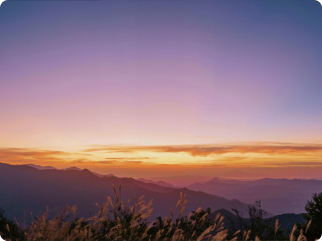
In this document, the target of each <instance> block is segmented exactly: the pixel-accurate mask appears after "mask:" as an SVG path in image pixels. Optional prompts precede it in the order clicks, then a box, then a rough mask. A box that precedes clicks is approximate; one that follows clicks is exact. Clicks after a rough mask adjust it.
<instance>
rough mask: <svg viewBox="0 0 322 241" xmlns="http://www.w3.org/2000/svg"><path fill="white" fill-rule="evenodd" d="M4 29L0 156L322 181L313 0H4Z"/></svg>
mask: <svg viewBox="0 0 322 241" xmlns="http://www.w3.org/2000/svg"><path fill="white" fill-rule="evenodd" d="M0 33H1V38H0V162H4V163H11V164H27V163H34V164H37V165H48V166H54V167H57V168H64V167H69V166H78V167H80V168H88V169H90V170H94V171H97V172H100V173H103V174H109V173H114V174H115V175H119V176H131V177H145V178H151V179H153V178H154V179H161V178H162V179H168V180H170V179H171V178H172V179H173V180H174V179H176V180H177V179H178V180H179V179H180V178H187V177H188V178H205V177H213V176H223V177H232V178H262V177H275V178H282V177H285V178H322V174H321V173H322V107H321V103H322V73H321V71H320V69H321V68H320V66H321V65H322V48H321V43H322V7H321V5H320V4H319V3H318V2H317V1H315V0H284V1H280V0H270V1H268V0H265V1H264V0H256V1H255V0H245V1H234V0H226V1H220V0H212V1H208V0H198V1H190V0H185V1H181V0H177V1H169V0H131V1H130V0H120V1H46V0H44V1H15V0H8V1H6V2H4V3H3V4H2V6H1V7H0ZM172 179H171V180H172Z"/></svg>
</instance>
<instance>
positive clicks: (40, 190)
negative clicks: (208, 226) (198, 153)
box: [0, 163, 247, 221]
mask: <svg viewBox="0 0 322 241" xmlns="http://www.w3.org/2000/svg"><path fill="white" fill-rule="evenodd" d="M0 183H1V186H0V193H1V196H0V207H1V208H3V209H4V210H5V211H6V213H7V215H8V217H9V218H13V217H17V219H18V220H22V219H23V217H24V216H26V217H30V212H32V213H33V216H35V215H37V214H40V213H42V212H44V211H45V210H46V208H47V206H48V207H49V209H50V210H52V211H53V213H56V212H58V211H60V210H61V209H62V208H63V207H65V205H75V204H76V205H77V208H78V211H79V212H78V213H77V216H80V217H89V215H90V212H92V213H96V212H97V211H98V208H97V207H96V205H95V203H98V204H101V203H104V202H106V197H107V196H110V197H112V198H113V200H114V193H113V189H112V184H114V185H115V186H116V187H117V188H118V186H119V184H120V183H122V195H121V197H122V199H123V200H127V199H128V198H129V199H131V200H134V195H136V196H137V197H140V196H142V195H144V200H146V201H148V200H151V199H153V208H154V211H153V217H152V218H154V217H157V216H163V217H164V216H169V215H170V208H174V207H175V205H176V203H177V201H178V200H179V198H180V192H182V193H183V194H186V195H187V200H188V203H187V205H186V209H185V210H184V215H188V214H189V212H190V211H192V210H196V209H197V208H198V207H201V208H203V209H206V208H207V207H210V208H211V209H212V210H216V209H220V208H224V209H228V210H230V209H231V208H238V209H241V210H243V209H245V208H246V207H247V205H246V204H244V203H242V202H240V201H238V200H228V199H225V198H222V197H218V196H214V195H210V194H206V193H203V192H196V191H191V190H188V189H186V188H183V189H174V188H169V187H161V186H158V185H156V184H152V183H143V182H140V181H137V180H135V179H132V178H117V177H98V176H96V175H94V174H93V173H91V172H90V171H89V170H86V169H85V170H82V171H77V170H65V171H61V170H38V169H36V168H33V167H30V166H14V165H9V164H4V163H0ZM26 219H27V221H28V218H26Z"/></svg>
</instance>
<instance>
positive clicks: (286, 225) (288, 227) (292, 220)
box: [209, 209, 305, 233]
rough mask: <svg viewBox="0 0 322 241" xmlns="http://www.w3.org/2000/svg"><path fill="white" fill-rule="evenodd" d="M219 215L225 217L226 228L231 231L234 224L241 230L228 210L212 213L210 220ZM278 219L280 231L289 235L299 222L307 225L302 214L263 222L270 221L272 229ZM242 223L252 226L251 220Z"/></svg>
mask: <svg viewBox="0 0 322 241" xmlns="http://www.w3.org/2000/svg"><path fill="white" fill-rule="evenodd" d="M217 213H220V214H221V216H224V217H225V218H224V227H225V228H227V229H230V228H231V225H232V224H233V225H234V227H235V228H236V229H241V225H240V222H238V221H237V220H236V216H235V215H234V214H233V213H232V212H230V211H228V210H225V209H220V210H217V211H215V212H213V213H211V214H210V215H209V218H210V219H211V220H214V219H215V217H216V215H217ZM276 219H278V221H279V224H280V225H281V226H280V229H283V230H284V231H286V232H289V233H290V232H291V231H292V228H293V226H294V224H296V223H297V222H299V223H301V224H304V223H305V219H304V218H303V215H302V214H294V213H285V214H281V215H276V216H272V217H270V218H266V219H264V220H263V221H266V220H267V221H269V223H270V225H271V227H274V226H275V222H276ZM242 222H243V223H244V224H247V225H249V224H250V221H249V218H242Z"/></svg>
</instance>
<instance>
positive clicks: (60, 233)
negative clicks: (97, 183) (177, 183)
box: [8, 185, 306, 241]
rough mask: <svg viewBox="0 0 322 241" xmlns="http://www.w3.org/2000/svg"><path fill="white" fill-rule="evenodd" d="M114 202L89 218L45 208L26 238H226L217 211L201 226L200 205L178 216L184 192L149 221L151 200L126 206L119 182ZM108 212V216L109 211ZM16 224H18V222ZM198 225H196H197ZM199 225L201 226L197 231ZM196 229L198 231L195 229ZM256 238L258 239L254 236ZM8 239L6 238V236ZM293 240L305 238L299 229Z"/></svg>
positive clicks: (69, 209) (245, 235) (72, 209)
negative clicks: (167, 214) (163, 214)
mask: <svg viewBox="0 0 322 241" xmlns="http://www.w3.org/2000/svg"><path fill="white" fill-rule="evenodd" d="M113 190H114V194H115V197H116V203H113V201H112V199H111V198H110V197H107V201H106V203H103V204H102V205H101V206H100V205H98V204H96V206H97V207H98V209H99V212H98V213H97V214H96V215H94V216H93V217H91V218H89V219H83V218H81V219H75V213H76V210H77V208H76V206H73V207H66V208H65V209H64V211H63V212H62V213H61V214H59V215H57V216H56V217H54V218H52V219H49V216H48V210H47V211H46V212H45V213H44V214H43V215H42V216H41V217H40V218H36V219H34V221H33V222H32V223H31V224H30V226H29V227H27V228H23V232H24V235H25V238H26V240H27V241H38V240H39V241H42V240H44V241H45V240H46V241H56V240H68V241H81V240H86V241H90V240H131V241H132V240H133V241H139V240H147V241H149V240H151V241H152V240H165V241H166V240H169V241H170V240H171V241H181V240H182V241H183V240H197V241H201V240H212V241H213V240H216V241H221V240H227V237H228V230H227V229H225V228H224V227H223V225H224V222H223V220H224V217H223V216H221V215H220V214H217V216H216V218H215V220H214V221H213V223H212V224H210V225H209V226H207V227H205V225H204V223H205V220H206V219H207V216H208V213H205V214H203V215H200V213H201V208H198V209H197V210H196V211H195V212H192V213H190V215H189V216H188V217H182V212H183V210H184V208H185V204H186V203H187V200H186V196H185V195H183V194H182V193H181V195H180V200H179V201H178V203H177V205H176V207H175V209H174V210H173V209H171V210H170V213H171V216H170V217H165V218H164V219H157V220H156V221H154V222H152V223H149V221H148V219H147V218H148V217H149V216H151V214H152V211H153V209H152V208H151V207H152V200H151V201H150V202H149V203H146V202H145V201H144V200H143V196H142V197H140V198H139V199H137V198H135V199H136V202H135V204H134V205H133V206H129V202H130V200H127V202H126V203H124V202H123V201H122V200H121V199H120V193H121V185H120V187H119V193H117V192H116V189H115V187H114V186H113ZM178 208H179V219H176V220H174V214H175V212H176V211H177V209H178ZM111 213H112V216H113V217H112V218H109V214H111ZM18 225H19V224H18ZM197 227H199V229H198V228H197ZM200 227H203V228H204V229H203V230H202V232H201V233H200ZM279 227H280V226H279V223H278V220H277V221H276V224H275V234H276V232H277V230H278V228H279ZM295 231H296V226H294V228H293V230H292V233H291V235H290V241H296V240H295V236H294V232H295ZM198 232H199V233H198ZM238 233H240V231H237V232H236V233H234V234H233V235H232V237H233V238H232V239H231V240H237V234H238ZM242 236H243V241H247V240H249V239H250V230H249V231H244V233H243V235H242ZM255 240H256V241H260V239H259V238H258V237H256V238H255ZM8 241H10V240H8ZM297 241H306V238H305V236H304V233H303V230H301V231H300V235H299V237H298V238H297Z"/></svg>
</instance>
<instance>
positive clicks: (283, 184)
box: [187, 178, 322, 215]
mask: <svg viewBox="0 0 322 241" xmlns="http://www.w3.org/2000/svg"><path fill="white" fill-rule="evenodd" d="M187 188H188V189H190V190H194V191H202V192H206V193H209V194H212V195H218V196H221V197H224V198H227V199H231V198H236V199H238V200H240V201H242V202H245V203H254V202H255V201H257V200H261V201H262V207H263V208H264V209H266V210H267V211H269V212H270V213H273V214H276V215H277V214H283V213H297V214H299V213H303V212H305V209H304V208H305V205H306V203H307V201H308V200H311V199H312V194H313V193H320V192H322V181H320V180H301V179H292V180H289V179H271V178H264V179H259V180H254V181H240V180H229V179H227V180H222V179H218V178H214V179H212V180H210V181H208V182H206V183H196V184H193V185H190V186H187Z"/></svg>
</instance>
